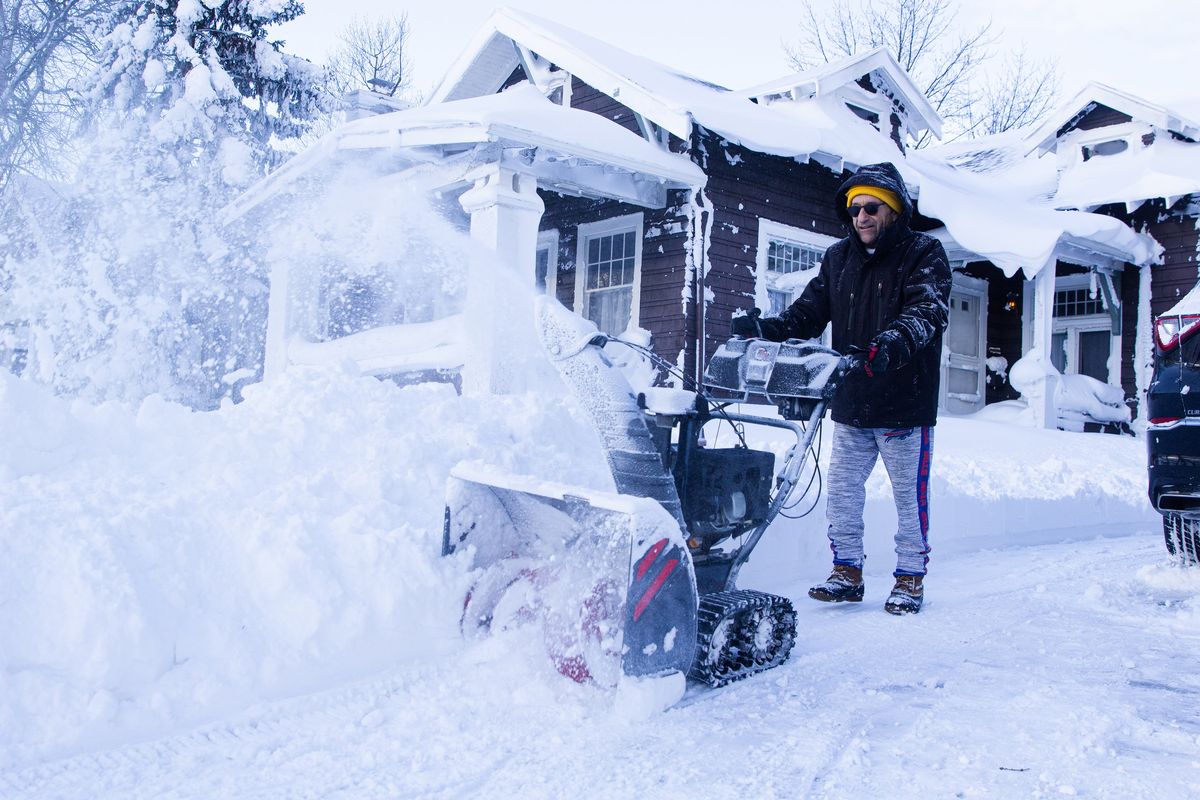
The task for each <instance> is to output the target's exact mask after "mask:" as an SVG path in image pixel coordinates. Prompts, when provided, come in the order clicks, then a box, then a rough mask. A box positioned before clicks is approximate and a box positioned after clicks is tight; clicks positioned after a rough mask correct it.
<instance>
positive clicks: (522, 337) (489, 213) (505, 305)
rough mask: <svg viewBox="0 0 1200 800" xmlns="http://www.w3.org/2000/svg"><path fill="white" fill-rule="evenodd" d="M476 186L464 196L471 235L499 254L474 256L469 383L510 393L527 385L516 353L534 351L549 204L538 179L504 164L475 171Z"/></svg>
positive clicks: (469, 313) (468, 313) (524, 354)
mask: <svg viewBox="0 0 1200 800" xmlns="http://www.w3.org/2000/svg"><path fill="white" fill-rule="evenodd" d="M467 179H468V180H473V181H474V183H475V185H474V186H472V187H471V188H470V189H468V190H467V191H466V192H464V193H463V195H462V196H461V197H460V198H459V203H460V204H461V205H462V207H463V209H464V210H466V212H467V213H468V214H470V215H471V238H472V239H474V240H475V241H476V242H478V243H479V244H481V245H482V246H483V247H484V248H486V249H487V250H491V251H493V252H494V253H495V254H496V256H497V258H496V259H495V260H494V261H493V260H491V259H486V258H472V259H471V264H470V269H469V271H468V284H467V299H466V303H465V308H464V313H465V315H466V319H467V330H468V332H471V333H472V335H471V336H469V339H470V340H471V341H469V343H468V352H467V356H466V363H465V364H464V365H463V366H464V369H463V388H464V390H465V391H470V392H487V393H493V394H502V393H506V392H510V391H513V390H515V389H517V388H519V382H520V379H519V377H518V375H519V373H520V371H519V370H516V369H514V368H513V367H515V364H514V360H517V361H519V360H522V359H523V358H525V357H528V349H529V348H530V347H531V346H536V341H535V340H534V339H533V337H532V325H533V305H532V302H533V290H534V261H535V258H536V256H537V237H538V224H539V223H540V222H541V218H542V212H543V211H544V210H545V206H544V204H543V203H542V199H541V198H540V197H539V196H538V193H537V180H536V179H535V178H534V177H533V176H532V175H528V174H524V173H520V172H517V171H515V170H513V169H510V168H509V167H507V166H502V165H500V164H498V163H492V164H486V165H484V166H482V167H480V168H479V169H477V170H475V171H473V172H471V173H470V174H468V175H467Z"/></svg>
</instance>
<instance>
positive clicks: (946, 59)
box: [785, 0, 1058, 145]
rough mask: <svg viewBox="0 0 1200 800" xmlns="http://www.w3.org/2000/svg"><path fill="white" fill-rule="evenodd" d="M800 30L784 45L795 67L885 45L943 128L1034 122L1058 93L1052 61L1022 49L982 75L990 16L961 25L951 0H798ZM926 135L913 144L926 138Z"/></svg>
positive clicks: (994, 129)
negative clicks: (821, 2) (820, 2)
mask: <svg viewBox="0 0 1200 800" xmlns="http://www.w3.org/2000/svg"><path fill="white" fill-rule="evenodd" d="M804 10H805V14H804V18H803V21H802V22H801V37H800V40H799V41H798V42H796V43H793V44H790V45H785V50H786V51H787V53H788V56H789V59H790V60H791V62H792V64H793V66H795V67H796V68H797V69H799V70H805V69H810V68H812V67H814V66H816V65H818V64H820V63H824V62H829V61H834V60H837V59H840V58H844V57H846V56H851V55H854V54H856V53H859V52H863V51H866V50H870V49H873V48H876V47H886V48H887V49H888V51H889V52H891V54H892V55H893V56H894V57H895V58H896V61H897V62H898V63H899V64H900V66H902V67H903V68H904V69H905V70H906V71H907V72H908V73H909V75H911V76H912V77H913V79H914V80H915V81H916V82H917V84H918V85H919V86H920V88H921V89H922V91H924V92H925V96H926V97H928V98H929V101H930V103H931V104H932V105H933V107H934V108H935V109H936V110H937V112H938V114H940V115H941V117H942V119H943V120H945V122H946V123H947V125H946V129H947V133H948V134H949V135H950V136H951V137H952V138H956V137H959V136H964V135H978V134H981V133H998V132H1000V131H1001V130H1007V129H1009V128H1012V127H1019V126H1021V125H1027V124H1029V123H1031V122H1033V121H1034V120H1035V119H1036V118H1037V117H1038V116H1040V115H1041V114H1044V113H1045V112H1046V111H1047V110H1049V108H1050V105H1051V104H1052V103H1053V102H1054V98H1055V94H1056V93H1057V86H1058V79H1057V67H1056V65H1055V64H1054V62H1052V61H1049V60H1047V61H1037V60H1034V59H1032V58H1029V57H1028V56H1027V55H1026V54H1025V53H1024V51H1022V52H1021V53H1020V54H1019V55H1018V56H1017V57H1015V58H1013V59H1009V60H1008V61H1007V62H1006V63H1005V64H1004V65H1003V69H1002V71H1001V72H1000V73H999V74H996V75H988V74H987V70H986V69H985V65H986V64H987V62H988V61H989V60H991V59H992V58H993V54H994V48H995V45H996V35H995V34H994V33H993V31H992V25H991V23H990V22H987V23H983V24H980V25H977V26H974V27H964V26H963V25H962V24H961V23H960V21H959V17H958V13H959V12H958V5H957V2H956V0H834V1H833V3H832V4H831V5H828V6H825V7H824V8H822V9H820V10H818V8H817V7H816V5H815V4H814V2H813V0H805V2H804ZM927 141H928V137H927V136H926V137H924V138H923V139H922V141H920V142H918V145H921V144H925V143H927Z"/></svg>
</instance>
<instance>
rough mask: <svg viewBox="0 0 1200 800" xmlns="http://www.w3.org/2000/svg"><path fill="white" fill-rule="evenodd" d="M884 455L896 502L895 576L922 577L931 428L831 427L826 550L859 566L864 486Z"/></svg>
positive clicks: (926, 541)
mask: <svg viewBox="0 0 1200 800" xmlns="http://www.w3.org/2000/svg"><path fill="white" fill-rule="evenodd" d="M879 456H883V466H884V467H886V468H887V472H888V476H889V477H890V478H891V479H892V496H893V498H894V499H895V501H896V515H897V517H898V518H899V520H898V525H897V526H896V572H895V573H894V574H895V575H924V574H925V569H926V565H927V564H928V563H929V467H930V462H931V461H932V458H933V428H930V427H926V428H898V429H896V428H855V427H853V426H850V425H834V428H833V452H832V453H831V455H830V464H829V495H828V499H827V503H826V516H827V517H828V518H829V547H830V549H832V550H833V563H834V564H843V565H847V566H852V567H861V566H862V563H863V506H864V505H865V504H866V500H867V489H866V482H867V478H868V477H869V476H870V474H871V470H872V469H873V468H874V467H875V460H876V458H877V457H879Z"/></svg>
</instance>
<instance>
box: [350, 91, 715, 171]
mask: <svg viewBox="0 0 1200 800" xmlns="http://www.w3.org/2000/svg"><path fill="white" fill-rule="evenodd" d="M414 131H420V132H422V133H423V134H425V133H433V132H435V131H444V132H445V133H446V134H447V136H446V137H445V138H444V141H445V142H446V143H451V142H476V141H477V142H487V141H497V140H512V141H515V142H521V143H525V144H527V145H530V146H543V147H548V148H550V149H552V150H554V151H556V152H558V153H561V154H563V155H573V156H578V157H580V158H585V159H590V160H594V161H597V162H598V163H604V164H610V165H612V166H617V167H622V168H625V169H629V170H631V171H636V172H639V173H643V174H645V175H648V176H653V177H657V178H661V179H663V180H668V181H672V182H675V183H678V184H681V185H685V186H703V185H704V184H705V182H706V181H707V178H706V176H705V174H704V172H703V170H701V169H700V168H699V167H698V166H696V165H695V164H693V163H692V162H691V160H690V159H688V158H687V157H686V156H681V155H679V154H677V153H670V152H668V151H666V150H664V149H663V148H661V147H658V146H656V145H653V144H651V143H650V142H648V141H646V140H645V139H643V138H642V137H640V136H638V135H636V134H634V133H632V132H630V131H628V130H626V129H624V128H622V127H621V126H619V125H617V124H615V123H613V122H612V121H610V120H607V119H604V118H603V117H601V116H599V115H597V114H592V113H590V112H587V111H581V110H579V109H574V108H566V107H563V106H561V105H558V104H557V103H552V102H550V101H549V100H547V99H546V98H545V97H544V96H543V95H542V94H541V93H540V92H539V91H538V90H537V89H535V88H534V87H533V86H532V85H530V84H528V83H522V84H517V85H516V86H513V87H512V88H510V89H507V90H505V91H504V92H501V93H499V94H492V95H486V96H483V97H473V98H468V99H465V100H457V101H453V102H447V103H436V104H433V105H427V106H421V107H418V108H411V109H407V110H405V111H397V112H393V113H390V114H380V115H378V116H374V117H366V118H364V119H360V120H355V121H354V122H350V123H348V124H346V125H344V126H343V127H342V128H340V129H339V130H338V132H337V136H338V139H339V146H340V147H341V148H343V149H350V148H356V147H359V146H362V145H364V144H367V143H370V142H373V141H376V142H382V141H384V140H387V139H390V140H393V141H395V142H397V143H400V142H402V141H403V138H402V137H403V134H404V133H406V132H414ZM451 132H453V133H454V136H455V137H456V138H449V136H448V134H450V133H451ZM424 138H425V139H426V143H429V142H433V141H437V138H438V137H436V136H433V137H424Z"/></svg>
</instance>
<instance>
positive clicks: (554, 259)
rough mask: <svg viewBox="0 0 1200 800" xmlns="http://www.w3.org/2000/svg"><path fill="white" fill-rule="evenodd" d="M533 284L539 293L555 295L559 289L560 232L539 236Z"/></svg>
mask: <svg viewBox="0 0 1200 800" xmlns="http://www.w3.org/2000/svg"><path fill="white" fill-rule="evenodd" d="M533 282H534V286H536V287H537V290H538V291H539V292H546V293H547V294H551V295H552V294H554V293H555V291H556V290H557V289H558V230H557V229H551V230H548V231H541V232H540V233H539V234H538V241H537V252H536V254H535V256H534V267H533Z"/></svg>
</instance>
